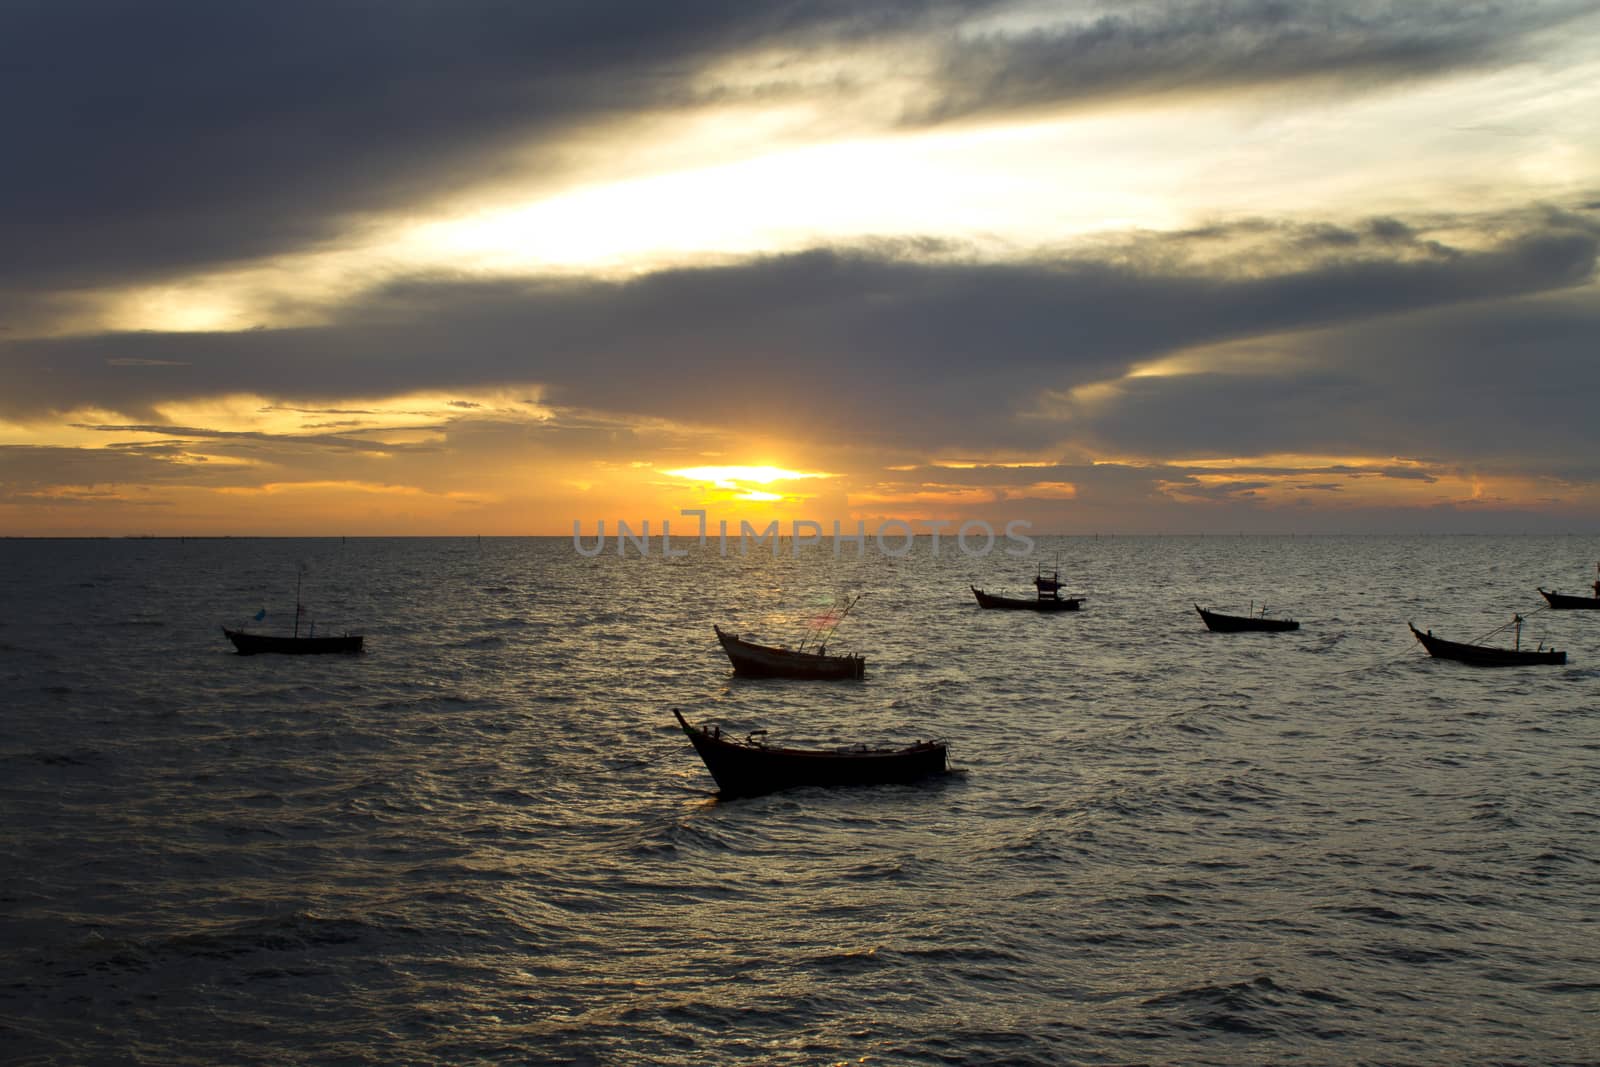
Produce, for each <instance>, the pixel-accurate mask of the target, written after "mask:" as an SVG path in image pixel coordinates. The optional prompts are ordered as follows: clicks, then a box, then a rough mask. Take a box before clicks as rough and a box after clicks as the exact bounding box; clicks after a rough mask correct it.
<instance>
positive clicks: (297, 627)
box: [294, 563, 306, 637]
mask: <svg viewBox="0 0 1600 1067" xmlns="http://www.w3.org/2000/svg"><path fill="white" fill-rule="evenodd" d="M305 578H306V568H305V564H303V563H302V564H301V565H300V570H299V571H298V572H297V573H296V574H295V576H294V635H295V636H296V637H299V636H300V612H301V611H302V610H303V609H302V608H301V607H300V583H301V582H303V581H305Z"/></svg>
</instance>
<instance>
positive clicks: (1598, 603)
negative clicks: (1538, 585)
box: [1539, 589, 1600, 611]
mask: <svg viewBox="0 0 1600 1067" xmlns="http://www.w3.org/2000/svg"><path fill="white" fill-rule="evenodd" d="M1539 595H1540V596H1542V597H1544V599H1545V601H1546V603H1548V604H1549V605H1550V607H1551V608H1552V609H1553V610H1555V611H1574V610H1584V609H1587V610H1589V611H1600V597H1595V596H1572V595H1571V594H1569V593H1557V592H1554V591H1549V592H1547V591H1546V590H1544V589H1540V590H1539Z"/></svg>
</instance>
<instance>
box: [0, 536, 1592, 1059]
mask: <svg viewBox="0 0 1600 1067" xmlns="http://www.w3.org/2000/svg"><path fill="white" fill-rule="evenodd" d="M942 547H943V551H942V552H941V554H940V556H939V557H938V558H934V556H933V554H932V551H931V545H930V544H929V543H928V542H927V541H926V540H923V541H920V542H919V543H918V544H917V546H916V547H915V549H914V550H913V551H912V552H911V554H910V555H908V556H906V557H904V558H899V559H896V558H890V557H887V556H885V555H883V554H881V553H879V552H878V551H876V549H871V548H869V551H868V552H867V553H866V555H865V556H864V557H863V558H860V559H857V558H854V555H853V551H854V550H853V549H851V548H848V547H847V549H846V552H845V554H844V558H842V559H835V558H834V556H833V554H832V552H831V550H830V549H828V548H827V547H826V546H824V547H822V548H821V549H820V550H818V549H808V550H806V551H805V552H804V553H802V556H801V558H799V559H795V558H791V557H789V556H787V555H785V556H784V557H782V558H779V559H773V558H772V557H771V556H770V555H769V554H766V553H765V551H764V550H763V551H762V552H761V553H759V554H752V555H750V556H747V557H740V556H739V555H738V554H737V552H734V553H732V554H730V555H729V556H727V557H724V556H722V555H720V554H719V553H718V552H717V550H716V546H715V544H714V543H713V544H712V545H710V546H708V547H707V548H704V549H700V548H698V547H695V548H692V549H691V552H690V555H689V556H687V557H685V558H681V559H676V558H675V559H671V560H666V559H662V558H659V557H658V556H657V557H652V558H648V559H641V558H638V556H637V554H636V553H633V552H630V555H629V557H628V558H626V559H619V558H618V557H617V556H616V554H615V551H614V549H613V550H612V551H611V552H609V553H608V554H607V555H604V556H602V557H598V558H594V559H587V558H583V557H581V556H579V555H578V554H577V553H576V552H575V551H574V548H573V545H572V542H571V540H570V539H485V540H482V541H479V540H477V539H453V540H452V539H439V540H432V539H396V540H382V539H362V540H354V539H352V540H349V541H348V542H346V541H342V540H339V539H332V540H249V539H229V540H189V541H179V540H116V541H90V540H85V541H0V693H3V702H4V706H3V708H0V1061H4V1062H6V1063H11V1064H101V1063H106V1064H174V1065H184V1064H284V1063H338V1064H395V1063H407V1064H458V1063H485V1062H488V1063H541V1064H542V1063H550V1064H731V1063H759V1064H780V1065H782V1064H796V1065H800V1064H807V1065H808V1064H833V1063H844V1062H849V1063H867V1064H945V1063H949V1064H973V1063H1007V1064H1079V1063H1082V1064H1106V1063H1148V1064H1185V1065H1188V1064H1265V1063H1283V1064H1289V1063H1304V1064H1358V1063H1359V1064H1468V1063H1473V1064H1477V1063H1505V1064H1529V1065H1554V1064H1579V1063H1589V1064H1593V1063H1597V1062H1600V926H1597V920H1600V612H1593V613H1591V612H1551V611H1541V610H1539V608H1540V605H1541V604H1542V601H1541V600H1540V599H1539V597H1538V594H1537V592H1536V587H1537V586H1540V585H1543V586H1544V587H1546V588H1551V587H1552V586H1554V587H1557V588H1561V589H1563V590H1565V591H1568V592H1584V591H1586V589H1587V585H1588V583H1589V582H1590V581H1592V579H1593V574H1594V567H1595V562H1596V560H1597V559H1600V538H1594V537H1566V538H1560V537H1557V538H1534V537H1526V538H1501V537H1481V538H1480V537H1441V538H1426V537H1413V538H1407V537H1392V538H1391V537H1369V538H1362V537H1348V538H1336V537H1327V538H1320V537H1310V538H1308V537H1299V538H1288V537H1282V538H1274V537H1259V538H1253V537H1192V538H1179V537H1173V538H1156V537H1150V538H1138V537H1105V538H1061V539H1049V538H1044V539H1039V540H1038V546H1037V551H1036V553H1035V554H1034V556H1032V557H1029V558H1022V559H1018V558H1012V557H1008V556H1006V555H1004V554H1002V553H1001V552H1000V551H998V550H997V551H996V552H995V553H994V554H993V555H991V556H989V557H987V558H982V559H976V558H971V557H967V556H964V555H962V554H961V553H959V552H952V551H950V546H949V543H948V541H947V542H945V544H944V546H942ZM1057 553H1059V558H1060V566H1061V569H1062V571H1063V576H1064V578H1065V579H1066V580H1067V581H1066V584H1067V587H1068V590H1069V591H1070V592H1074V593H1083V594H1086V595H1087V598H1088V599H1087V601H1086V604H1085V610H1083V611H1082V612H1080V613H1076V614H1061V615H1052V616H1035V615H1033V614H1031V613H1013V612H993V611H982V610H979V609H978V608H977V606H976V604H975V603H974V601H973V599H972V597H971V595H970V593H969V592H968V590H967V586H968V584H969V583H971V584H977V585H980V586H983V587H985V588H989V589H991V590H995V589H1000V590H1006V589H1009V590H1010V591H1012V592H1017V593H1021V592H1023V591H1024V590H1025V589H1026V588H1027V580H1028V579H1030V578H1031V577H1032V575H1033V570H1034V566H1035V563H1036V562H1038V561H1040V560H1043V561H1045V562H1047V563H1049V562H1051V561H1053V560H1054V559H1055V558H1056V556H1057ZM302 565H303V566H304V567H305V573H304V579H303V581H304V600H305V601H306V603H307V605H308V609H309V614H310V617H311V618H313V619H314V620H315V621H316V624H317V625H318V627H319V632H332V631H340V630H343V629H345V628H347V627H348V628H352V629H359V630H361V631H363V632H365V633H366V634H367V647H368V652H367V653H366V654H365V655H362V656H359V657H343V656H335V657H304V658H302V657H281V656H255V657H242V656H238V655H235V654H233V652H232V649H231V646H229V645H228V644H227V642H226V641H225V640H224V639H223V636H222V634H221V632H220V630H219V624H222V623H227V624H229V625H234V624H236V623H240V622H245V621H247V620H248V619H249V617H250V616H252V615H254V614H255V612H256V611H257V610H259V609H261V608H263V607H265V608H266V609H267V611H268V612H269V614H268V616H267V618H266V620H265V622H264V623H263V624H262V627H263V628H264V629H266V630H269V631H272V630H279V631H282V630H286V629H287V627H288V626H289V625H290V624H291V623H292V615H293V610H292V605H293V602H294V595H295V580H296V575H297V573H298V572H299V570H300V568H301V567H302ZM856 593H860V594H861V595H862V599H861V600H860V602H859V604H858V606H857V607H856V608H855V609H854V611H853V612H852V613H851V614H850V616H849V618H848V619H846V620H845V622H844V624H843V625H842V626H841V627H840V628H839V631H838V634H837V635H836V636H835V638H834V640H833V642H832V646H831V647H832V648H833V649H834V650H836V651H843V650H845V649H847V648H849V649H853V650H857V651H861V652H864V653H865V654H866V655H867V677H866V679H865V680H864V681H861V682H833V683H812V682H794V681H782V680H773V681H746V680H740V679H735V678H733V677H732V675H731V673H730V670H729V666H728V663H727V661H726V658H725V657H724V656H723V654H722V653H721V651H720V649H719V648H718V647H717V644H716V641H715V638H714V636H713V634H712V630H711V626H712V623H713V622H717V623H721V624H722V625H723V626H724V628H732V629H735V630H738V631H741V632H743V633H745V634H746V635H747V636H749V635H756V636H759V637H762V638H767V639H770V640H771V641H773V642H774V643H777V642H790V643H792V642H793V641H795V640H796V639H797V638H798V637H799V635H800V634H801V633H802V632H803V630H804V628H805V625H806V623H807V621H808V620H809V619H811V618H813V617H815V616H816V615H817V614H818V613H820V612H822V611H824V610H825V609H826V607H827V606H828V605H829V604H830V603H832V602H833V601H834V600H835V599H836V598H837V597H839V596H840V595H845V594H850V595H853V594H856ZM1263 599H1265V600H1266V601H1267V602H1268V603H1269V604H1270V605H1271V606H1272V608H1273V609H1274V610H1275V611H1281V612H1284V613H1288V614H1291V615H1293V616H1294V617H1296V618H1298V619H1300V620H1301V623H1302V629H1301V630H1300V631H1299V632H1298V633H1294V634H1240V635H1224V634H1212V633H1209V632H1208V631H1206V630H1205V628H1204V627H1203V626H1202V625H1201V623H1200V621H1199V619H1198V618H1197V617H1196V615H1195V613H1194V610H1193V607H1192V604H1193V603H1194V602H1195V601H1198V602H1200V603H1201V604H1203V605H1206V606H1215V607H1217V608H1218V609H1219V610H1224V611H1234V612H1236V613H1237V612H1243V611H1245V610H1248V609H1249V607H1250V606H1251V603H1252V602H1254V604H1255V605H1256V606H1257V607H1259V606H1260V604H1261V602H1262V600H1263ZM1513 612H1521V613H1523V614H1524V615H1526V616H1527V620H1528V621H1527V623H1526V625H1525V627H1524V630H1523V638H1522V639H1523V641H1524V642H1529V643H1534V644H1537V643H1540V642H1543V643H1544V644H1546V645H1548V644H1551V643H1553V644H1555V645H1556V646H1558V647H1561V648H1565V649H1567V651H1568V653H1569V660H1568V664H1567V666H1565V667H1533V668H1518V669H1506V670H1485V669H1480V668H1471V667H1467V666H1463V665H1459V664H1453V663H1447V662H1441V661H1434V660H1430V659H1428V658H1426V656H1425V655H1424V654H1423V653H1422V652H1421V650H1420V649H1419V648H1418V647H1417V646H1416V644H1415V642H1414V641H1413V640H1412V638H1411V636H1410V634H1409V633H1408V631H1407V630H1406V622H1407V620H1413V621H1415V622H1416V623H1417V624H1418V625H1419V626H1421V627H1424V628H1428V627H1431V628H1432V629H1433V630H1434V631H1435V632H1436V633H1438V634H1440V635H1441V636H1446V637H1455V638H1459V639H1463V640H1466V639H1472V638H1476V637H1478V636H1480V635H1483V634H1485V633H1487V632H1488V631H1490V630H1493V629H1495V628H1496V627H1498V626H1500V625H1501V624H1503V623H1505V622H1507V621H1509V619H1510V617H1511V615H1512V613H1513ZM1494 640H1495V641H1496V642H1497V643H1499V642H1501V641H1504V642H1509V640H1510V635H1501V636H1500V637H1498V638H1495V639H1494ZM673 707H679V708H682V709H683V710H684V712H685V713H686V715H687V716H688V717H689V718H690V719H691V720H692V721H697V722H699V721H709V722H716V723H719V724H721V725H722V727H723V729H724V730H725V731H727V732H732V733H735V734H742V733H744V732H747V731H749V730H755V729H765V730H768V731H769V736H770V737H771V738H772V739H773V740H774V741H775V742H786V743H794V744H801V745H809V744H837V743H849V742H856V741H864V742H869V743H875V744H876V743H909V742H910V741H914V740H918V739H922V738H929V737H942V738H945V739H947V740H948V741H949V742H950V745H951V761H952V764H953V765H954V767H955V768H956V772H955V773H952V774H950V775H947V776H945V777H943V778H939V779H935V780H931V781H929V782H926V783H922V784H918V785H914V786H899V787H885V788H874V789H856V790H841V791H824V790H798V791H794V792H789V793H784V794H778V795H774V796H769V797H765V798H758V799H752V800H741V801H733V802H721V801H718V800H716V799H715V798H714V797H713V796H712V793H711V791H712V790H713V789H714V785H713V783H712V782H711V780H710V778H709V777H708V776H707V774H706V773H705V770H704V768H703V766H702V765H701V764H700V763H699V761H698V759H697V758H696V757H695V755H694V753H693V750H692V749H691V748H690V746H689V744H688V741H687V739H686V738H684V737H683V735H682V734H681V732H679V731H678V730H677V727H676V725H675V724H674V722H673V720H672V716H671V711H670V709H671V708H673Z"/></svg>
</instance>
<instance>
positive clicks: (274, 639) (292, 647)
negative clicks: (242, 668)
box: [222, 626, 365, 656]
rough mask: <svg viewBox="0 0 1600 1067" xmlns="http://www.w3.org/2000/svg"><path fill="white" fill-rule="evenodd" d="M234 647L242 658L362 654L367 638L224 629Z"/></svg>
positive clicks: (345, 635) (349, 635) (355, 635)
mask: <svg viewBox="0 0 1600 1067" xmlns="http://www.w3.org/2000/svg"><path fill="white" fill-rule="evenodd" d="M222 632H223V634H225V635H226V636H227V638H228V640H229V641H232V642H233V647H234V648H236V649H238V650H239V655H241V656H253V655H255V654H256V653H258V652H283V653H287V654H290V655H318V654H323V653H330V652H360V651H361V646H362V642H363V641H364V640H365V638H364V637H363V636H362V635H361V634H348V633H347V634H339V635H338V636H336V637H301V636H299V635H298V634H296V635H295V636H293V637H279V636H275V635H272V634H252V633H247V632H245V631H244V630H230V629H228V628H227V627H226V626H224V627H223V628H222Z"/></svg>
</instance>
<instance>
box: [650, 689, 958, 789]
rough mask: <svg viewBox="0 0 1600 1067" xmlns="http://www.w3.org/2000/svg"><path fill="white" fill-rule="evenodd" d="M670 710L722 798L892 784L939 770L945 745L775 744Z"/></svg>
mask: <svg viewBox="0 0 1600 1067" xmlns="http://www.w3.org/2000/svg"><path fill="white" fill-rule="evenodd" d="M672 714H673V715H675V716H676V717H677V719H678V725H679V726H681V727H683V732H684V733H686V734H688V735H689V740H690V742H691V743H693V745H694V750H695V751H696V752H698V753H699V754H700V759H701V760H702V761H703V762H704V763H705V765H706V770H708V771H710V772H711V777H712V778H713V779H715V780H716V783H717V795H718V796H720V797H722V798H723V799H724V800H732V799H734V798H735V797H758V796H763V795H765V794H767V793H775V792H777V791H778V790H780V789H793V788H796V787H799V786H807V785H814V786H861V785H892V784H900V783H906V782H914V781H917V780H918V779H921V778H927V777H929V776H931V775H935V774H940V773H943V772H944V771H945V769H946V760H947V757H948V754H949V746H948V745H946V744H945V742H943V741H919V742H917V743H916V744H914V745H910V746H908V747H906V748H895V749H871V748H867V747H865V746H864V745H856V746H851V747H847V748H841V749H802V748H776V747H773V746H770V745H768V744H767V742H766V731H765V730H758V731H755V732H753V733H751V734H749V735H748V736H747V737H746V738H745V740H743V741H733V740H730V739H728V738H726V737H723V736H722V730H721V728H720V727H715V726H712V727H707V726H698V727H696V726H690V725H689V722H688V720H687V719H685V718H684V717H683V713H682V712H680V711H679V710H678V709H677V708H673V709H672Z"/></svg>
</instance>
